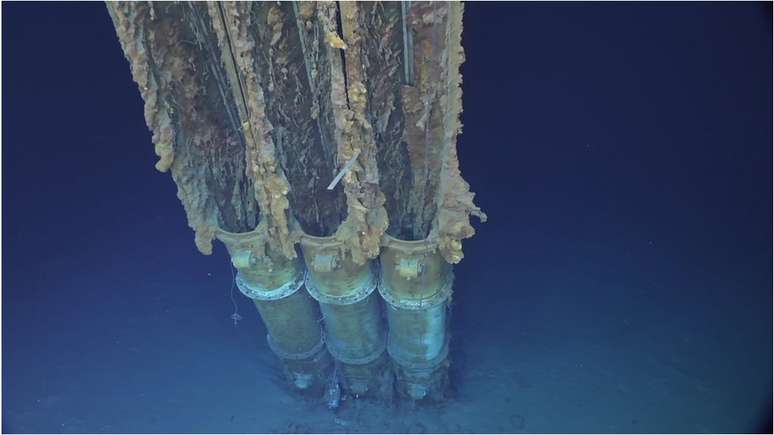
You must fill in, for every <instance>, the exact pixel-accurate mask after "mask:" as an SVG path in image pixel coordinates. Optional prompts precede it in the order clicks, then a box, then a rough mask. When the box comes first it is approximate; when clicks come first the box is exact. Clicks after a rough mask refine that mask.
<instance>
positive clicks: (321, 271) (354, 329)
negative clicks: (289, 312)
mask: <svg viewBox="0 0 774 435" xmlns="http://www.w3.org/2000/svg"><path fill="white" fill-rule="evenodd" d="M301 248H302V250H303V252H304V259H305V261H306V264H307V266H308V270H309V273H308V274H307V280H306V288H307V290H308V291H309V294H310V295H312V297H313V298H315V299H316V300H317V301H318V302H319V303H320V310H321V311H322V314H323V320H324V323H325V328H326V330H327V340H326V345H327V347H328V351H329V352H330V353H331V355H332V356H333V357H334V359H336V361H337V362H338V364H339V367H340V372H341V375H342V381H343V385H344V388H345V389H346V390H347V391H348V392H350V393H351V394H353V395H355V396H356V397H357V396H361V395H365V394H368V395H371V396H374V397H379V398H383V399H387V398H391V395H392V374H391V373H390V370H389V359H388V358H387V355H386V352H385V346H386V337H385V335H386V334H385V331H384V326H383V322H382V315H381V310H380V307H379V297H378V296H377V294H376V292H375V291H374V290H375V289H376V276H375V273H374V270H373V268H372V266H371V264H370V263H366V264H362V265H359V264H356V263H354V262H353V261H351V259H349V258H347V257H346V256H344V255H342V249H341V243H340V242H338V241H336V240H335V239H333V238H332V237H313V236H308V235H303V236H302V237H301Z"/></svg>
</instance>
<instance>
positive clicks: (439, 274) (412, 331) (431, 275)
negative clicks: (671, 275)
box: [379, 235, 454, 400]
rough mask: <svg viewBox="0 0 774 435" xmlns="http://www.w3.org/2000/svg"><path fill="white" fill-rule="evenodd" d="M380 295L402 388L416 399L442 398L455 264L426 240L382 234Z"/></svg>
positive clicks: (445, 386) (399, 388)
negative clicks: (402, 238) (445, 259)
mask: <svg viewBox="0 0 774 435" xmlns="http://www.w3.org/2000/svg"><path fill="white" fill-rule="evenodd" d="M384 240H385V243H384V245H385V246H384V249H383V250H382V254H381V257H380V265H381V280H380V283H379V293H380V294H381V295H382V298H383V299H384V300H385V302H386V303H387V309H386V311H387V321H388V323H389V327H390V332H389V338H388V341H387V351H388V353H389V355H390V357H391V358H392V359H393V361H394V362H395V372H396V378H397V379H396V380H397V389H398V392H399V393H401V395H403V396H407V397H410V398H411V399H414V400H420V399H424V398H426V397H429V398H432V399H434V400H440V399H443V397H444V395H445V390H446V389H447V387H448V367H449V363H448V352H449V339H448V333H447V324H448V310H447V305H448V301H449V297H450V296H451V292H452V281H453V277H454V275H453V273H452V269H451V265H450V264H448V263H447V262H446V261H444V260H443V258H442V257H441V255H440V253H439V252H438V249H437V246H436V245H435V244H434V243H430V242H429V241H427V240H419V241H405V240H399V239H396V238H393V237H390V236H388V235H385V236H384Z"/></svg>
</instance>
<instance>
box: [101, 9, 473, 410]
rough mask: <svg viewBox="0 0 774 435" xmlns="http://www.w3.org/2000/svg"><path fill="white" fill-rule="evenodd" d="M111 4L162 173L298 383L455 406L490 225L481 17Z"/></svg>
mask: <svg viewBox="0 0 774 435" xmlns="http://www.w3.org/2000/svg"><path fill="white" fill-rule="evenodd" d="M107 7H108V11H109V12H110V15H111V17H112V19H113V23H114V25H115V28H116V33H117V35H118V37H119V40H120V42H121V46H122V48H123V50H124V53H125V55H126V57H127V59H128V61H129V64H130V68H131V71H132V76H133V78H134V81H135V82H136V83H137V85H138V87H139V89H140V92H141V94H142V97H143V100H144V101H145V119H146V122H147V124H148V127H149V128H150V129H151V131H152V132H153V138H152V140H153V143H154V145H155V150H156V154H157V155H158V156H159V161H158V163H157V164H156V168H157V169H158V170H160V171H162V172H170V173H171V175H172V178H173V180H174V182H175V183H176V185H177V187H178V198H179V199H180V201H181V202H182V204H183V206H184V208H185V212H186V216H187V218H188V223H189V225H190V226H191V228H192V229H193V230H194V234H195V242H196V246H197V248H198V249H199V250H200V251H201V252H202V253H204V254H210V253H211V252H212V242H213V240H214V239H218V240H220V241H221V242H222V243H223V244H224V245H225V246H226V248H227V249H228V252H229V254H230V256H231V260H232V263H233V266H234V267H235V268H236V269H237V271H238V273H237V278H236V280H237V285H238V287H239V289H240V291H241V292H242V293H243V294H244V295H245V296H247V297H249V298H251V299H253V301H254V302H255V305H256V307H257V308H258V311H259V313H260V315H261V318H262V319H263V321H264V323H265V324H266V326H267V330H268V332H269V336H268V342H269V346H270V348H271V349H272V350H273V351H274V353H276V354H277V356H278V357H279V358H280V359H282V361H283V362H284V368H285V374H286V376H287V378H288V380H289V382H290V383H291V385H292V386H293V387H294V388H297V389H299V390H303V391H308V392H310V393H313V394H317V393H319V392H321V391H322V390H323V389H325V386H326V385H329V384H330V382H331V376H333V373H336V374H337V376H338V378H339V379H340V381H341V384H342V386H343V387H344V389H345V391H346V392H348V393H349V394H351V395H353V396H357V397H359V396H372V397H379V398H389V397H391V396H392V394H393V392H395V391H397V392H398V393H399V395H401V396H403V397H407V398H410V399H413V400H419V399H424V398H433V399H438V400H440V399H443V397H444V392H445V389H446V384H447V382H448V379H447V378H448V374H447V373H448V365H449V359H448V351H449V335H448V304H449V300H450V297H451V293H452V287H453V272H452V265H453V264H456V263H458V262H459V261H460V260H461V259H462V257H463V253H462V240H463V239H465V238H468V237H471V236H472V235H473V234H474V232H475V231H474V229H473V227H472V225H471V223H470V216H471V215H475V216H477V217H479V218H481V219H482V220H485V219H486V216H485V215H484V214H483V213H482V212H481V210H480V209H479V208H478V207H476V205H475V204H474V203H473V196H474V194H473V193H472V192H470V189H469V186H468V184H467V183H466V182H465V180H464V179H463V178H462V176H461V174H460V170H459V162H458V158H457V151H456V142H457V136H458V135H459V133H460V131H461V124H460V113H461V111H462V93H461V92H462V91H461V75H460V73H459V68H460V65H461V64H462V62H463V60H464V55H463V50H462V46H461V33H462V15H463V7H462V4H461V3H456V2H453V3H446V2H402V3H401V2H339V3H336V2H321V3H317V2H260V3H258V2H256V3H252V2H247V3H245V2H224V3H204V2H173V3H166V2H164V3H152V2H126V3H124V2H118V3H107ZM321 319H322V321H320V320H321ZM334 367H337V368H338V370H334ZM334 381H335V380H334Z"/></svg>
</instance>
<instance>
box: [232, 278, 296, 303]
mask: <svg viewBox="0 0 774 435" xmlns="http://www.w3.org/2000/svg"><path fill="white" fill-rule="evenodd" d="M303 284H304V272H301V273H299V274H298V275H296V277H295V278H293V279H292V280H290V281H288V282H286V283H285V284H283V285H281V286H279V287H277V288H273V289H266V288H261V287H258V286H255V285H254V284H250V283H248V282H247V281H245V280H244V278H242V275H241V274H240V273H238V272H237V275H236V285H237V288H239V291H240V292H242V294H243V295H245V296H247V297H248V298H250V299H255V300H259V301H276V300H279V299H284V298H286V297H288V296H290V295H292V294H293V293H295V292H297V291H298V290H299V289H300V288H301V286H302V285H303Z"/></svg>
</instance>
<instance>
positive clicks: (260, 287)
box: [217, 226, 332, 393]
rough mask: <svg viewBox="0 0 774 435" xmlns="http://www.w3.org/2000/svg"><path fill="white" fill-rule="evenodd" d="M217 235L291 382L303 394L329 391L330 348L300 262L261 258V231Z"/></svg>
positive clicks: (269, 256) (279, 256)
mask: <svg viewBox="0 0 774 435" xmlns="http://www.w3.org/2000/svg"><path fill="white" fill-rule="evenodd" d="M259 228H261V229H262V227H261V226H259ZM217 237H218V239H219V240H220V241H222V242H223V243H224V244H225V245H226V248H227V249H228V251H229V254H230V256H231V262H232V264H233V265H234V267H236V269H237V276H236V284H237V287H238V288H239V290H240V291H241V292H242V293H243V294H244V295H245V296H247V297H248V298H250V299H252V300H253V302H254V303H255V306H256V308H257V309H258V313H259V314H260V316H261V319H262V320H263V322H264V324H265V325H266V329H267V330H268V335H267V341H268V344H269V348H270V349H271V350H272V351H273V352H274V353H275V354H276V355H277V356H278V357H279V358H280V359H281V360H282V363H283V370H284V373H285V377H286V378H287V380H288V382H289V383H290V384H291V385H292V386H293V387H295V388H296V389H298V390H300V391H305V392H310V393H320V392H322V391H324V389H325V387H326V385H327V379H328V377H329V374H330V372H331V371H332V361H331V358H330V355H329V354H328V352H327V351H326V349H325V337H324V335H323V332H322V329H321V325H320V324H319V318H320V311H319V309H318V307H317V304H316V303H315V302H314V300H312V298H311V297H309V294H308V293H307V292H306V291H304V289H303V288H302V287H303V283H304V266H303V263H302V262H301V259H300V258H298V257H297V258H293V259H288V258H286V257H285V256H284V255H282V254H272V253H267V254H265V255H257V254H258V253H260V252H261V250H262V249H261V248H262V247H263V246H265V245H264V243H265V236H264V234H263V232H262V231H261V230H259V229H257V230H255V231H253V232H249V233H239V234H235V233H228V232H225V231H222V230H221V231H219V232H218V234H217Z"/></svg>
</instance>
